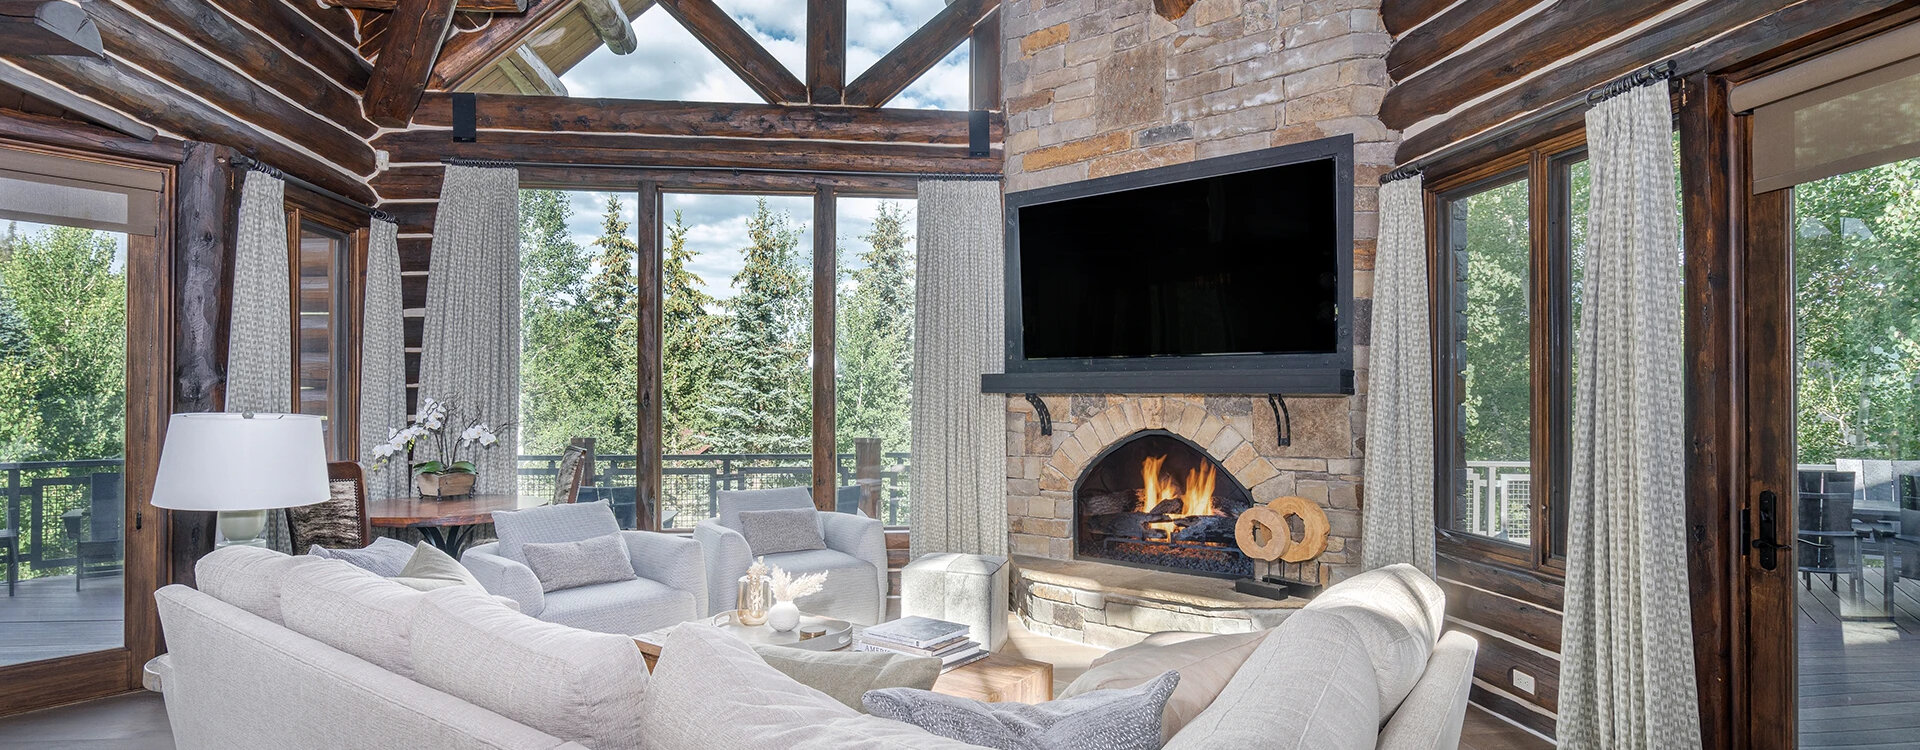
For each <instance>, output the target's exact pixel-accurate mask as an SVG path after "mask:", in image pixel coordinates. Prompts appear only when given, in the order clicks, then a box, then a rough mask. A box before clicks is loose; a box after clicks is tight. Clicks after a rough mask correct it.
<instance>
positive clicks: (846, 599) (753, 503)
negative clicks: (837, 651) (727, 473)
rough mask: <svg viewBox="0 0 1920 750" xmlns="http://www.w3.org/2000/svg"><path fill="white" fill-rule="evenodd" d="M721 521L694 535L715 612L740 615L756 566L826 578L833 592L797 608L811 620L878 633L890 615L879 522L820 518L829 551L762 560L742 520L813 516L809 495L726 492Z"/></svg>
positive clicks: (793, 490)
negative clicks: (763, 514)
mask: <svg viewBox="0 0 1920 750" xmlns="http://www.w3.org/2000/svg"><path fill="white" fill-rule="evenodd" d="M715 505H716V508H715V509H716V510H717V511H718V516H719V517H718V518H711V519H708V520H705V521H701V522H700V523H699V524H698V525H696V526H695V527H694V529H693V538H694V539H696V540H698V541H699V542H700V549H701V552H702V553H704V554H705V556H706V565H707V596H708V598H709V603H708V605H707V606H708V611H709V612H722V611H726V610H730V609H733V608H734V604H735V602H734V599H735V597H736V596H737V595H738V593H739V580H740V576H743V575H746V573H747V566H748V565H751V564H752V563H753V558H755V557H757V556H764V557H765V558H766V559H767V564H769V565H777V566H780V568H781V569H782V570H786V571H788V572H791V573H815V572H819V571H827V581H826V588H825V589H824V590H822V591H821V592H820V593H818V594H814V595H813V596H809V597H807V598H806V599H803V600H801V601H800V602H798V604H799V605H800V609H801V610H802V611H804V612H807V613H809V614H815V615H821V616H824V617H836V618H840V619H843V620H847V621H849V622H854V623H859V624H861V625H873V624H877V623H879V622H880V621H881V620H882V619H884V618H885V617H886V613H887V540H886V531H885V529H884V528H883V527H882V525H881V523H880V521H879V520H878V519H873V518H867V517H864V516H857V515H850V514H846V513H829V512H820V513H816V514H815V516H814V518H815V519H816V520H817V521H818V523H819V524H820V536H821V538H822V539H824V540H826V543H827V548H826V549H812V550H800V551H796V552H779V553H774V554H769V555H756V554H755V553H754V551H753V550H752V549H751V548H749V547H748V545H747V538H746V537H745V536H743V535H741V533H740V513H741V512H742V511H755V510H786V509H793V508H813V507H814V504H813V493H812V492H810V491H809V490H808V489H807V488H805V487H786V488H781V489H775V490H742V491H730V492H721V493H719V495H718V499H717V500H716V501H715Z"/></svg>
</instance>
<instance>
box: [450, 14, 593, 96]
mask: <svg viewBox="0 0 1920 750" xmlns="http://www.w3.org/2000/svg"><path fill="white" fill-rule="evenodd" d="M572 7H573V6H572V4H570V3H567V2H565V0H543V2H540V3H538V4H536V5H533V6H532V7H531V8H529V9H528V10H527V12H525V13H522V14H519V15H508V16H494V17H493V20H492V22H490V23H488V24H487V25H486V27H484V28H482V29H480V30H478V31H474V32H471V33H465V34H455V35H454V37H453V38H452V39H448V40H447V43H446V45H445V46H444V47H442V48H441V50H440V59H439V60H438V61H437V62H435V63H434V65H433V82H432V86H433V88H434V89H437V90H443V91H444V90H449V89H453V88H456V87H458V86H460V85H461V84H464V83H466V82H467V79H469V78H472V77H473V76H475V75H477V74H479V73H480V72H481V71H483V70H485V69H486V68H487V67H488V65H489V64H491V63H492V62H493V61H494V60H495V59H497V58H498V57H499V52H500V50H503V49H511V48H513V47H517V46H519V45H521V44H523V43H525V42H526V41H527V37H530V36H532V35H533V32H535V31H538V30H540V28H541V27H543V26H546V25H547V22H549V21H552V20H553V19H555V18H558V17H559V16H560V14H561V13H565V12H566V11H567V10H568V9H569V8H572Z"/></svg>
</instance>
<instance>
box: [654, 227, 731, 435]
mask: <svg viewBox="0 0 1920 750" xmlns="http://www.w3.org/2000/svg"><path fill="white" fill-rule="evenodd" d="M693 257H694V252H693V251H692V250H688V249H687V224H686V222H685V220H683V219H682V218H681V216H680V212H679V211H675V212H673V223H672V224H669V225H667V244H666V247H665V248H663V252H662V253H661V269H660V270H661V287H662V288H661V305H660V313H661V328H662V329H663V331H662V333H661V343H660V360H661V361H662V362H664V363H666V367H665V372H662V373H661V377H660V401H661V404H660V416H661V420H662V421H661V424H662V431H663V432H664V433H665V434H664V435H663V436H662V439H661V443H662V445H661V448H662V450H663V451H664V452H666V453H668V454H688V453H704V452H706V451H707V449H708V448H710V447H711V446H710V444H709V443H708V442H707V436H708V435H709V434H710V433H711V432H712V430H713V419H712V417H711V415H709V414H708V412H707V408H706V404H707V403H708V402H709V401H710V400H711V398H712V395H711V393H712V388H713V379H714V371H715V370H714V368H715V366H716V365H717V364H719V363H720V362H721V361H722V360H723V359H724V358H725V355H724V353H723V352H722V351H721V350H720V349H719V348H718V337H719V335H720V329H719V326H720V325H721V323H722V318H721V317H720V316H718V315H715V314H713V312H711V311H712V310H713V309H714V308H715V307H716V306H717V302H716V300H714V298H713V295H710V294H707V292H706V290H705V289H704V287H705V286H706V285H707V282H706V280H705V279H702V278H700V276H699V275H697V274H695V273H693V272H692V271H690V270H688V269H687V264H688V263H689V262H691V261H692V260H693Z"/></svg>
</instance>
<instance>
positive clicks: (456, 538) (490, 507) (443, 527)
mask: <svg viewBox="0 0 1920 750" xmlns="http://www.w3.org/2000/svg"><path fill="white" fill-rule="evenodd" d="M552 500H553V497H552V496H551V495H478V494H476V495H467V496H465V497H458V498H449V499H445V500H441V499H439V498H431V497H417V496H416V497H394V498H387V499H385V500H372V501H368V503H367V523H368V524H369V525H371V526H374V527H376V528H386V529H416V530H418V531H419V532H420V536H421V537H422V538H424V539H425V540H426V541H427V543H428V544H431V545H433V546H434V547H436V548H438V549H439V550H440V551H441V552H445V553H447V554H448V555H449V556H452V557H454V558H459V557H460V550H461V548H462V547H464V546H465V545H466V544H467V543H468V542H469V541H472V540H471V539H469V538H468V536H469V534H470V533H471V532H472V530H473V528H474V527H475V526H480V525H484V524H489V523H493V514H494V512H495V511H502V510H520V509H523V508H532V507H536V506H541V505H546V504H547V503H549V502H551V501H552Z"/></svg>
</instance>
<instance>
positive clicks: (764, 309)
mask: <svg viewBox="0 0 1920 750" xmlns="http://www.w3.org/2000/svg"><path fill="white" fill-rule="evenodd" d="M747 235H748V238H749V239H750V240H751V242H752V244H751V245H749V246H748V247H746V248H745V250H744V254H745V256H746V263H745V266H744V267H742V268H741V269H740V272H739V273H738V274H735V275H734V277H733V286H734V288H735V289H736V292H735V293H734V295H733V297H731V298H729V299H728V300H727V301H726V303H725V305H724V308H725V309H726V311H727V315H728V321H727V322H726V324H725V325H722V326H721V335H720V337H719V341H718V346H717V349H716V351H717V352H718V353H721V354H722V355H723V356H724V360H722V361H721V362H718V363H716V370H715V376H716V378H715V381H714V387H713V390H712V399H711V400H710V402H709V404H708V413H709V415H710V416H711V417H712V418H713V422H714V424H713V444H714V447H715V449H716V450H718V451H720V452H725V453H801V452H805V451H806V450H807V449H808V447H809V445H810V444H811V441H812V437H811V435H812V432H813V428H812V411H813V409H812V401H811V399H812V392H813V383H812V374H811V370H810V369H809V367H808V359H809V356H810V353H811V350H812V346H811V341H810V339H809V337H810V333H809V331H810V323H811V321H810V319H809V312H810V311H809V305H808V297H809V295H808V293H807V286H806V279H807V275H806V274H803V273H802V272H801V265H800V258H799V255H798V253H797V252H796V250H795V248H796V247H797V246H798V245H799V242H800V233H799V231H798V230H797V229H795V228H794V226H793V225H792V220H791V219H790V218H789V217H788V216H787V215H786V214H785V213H779V214H775V213H773V212H772V211H771V210H769V209H768V208H767V202H766V200H764V199H762V200H761V201H760V202H759V205H758V206H757V207H756V209H755V211H754V214H753V216H752V217H750V218H749V219H748V221H747Z"/></svg>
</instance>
